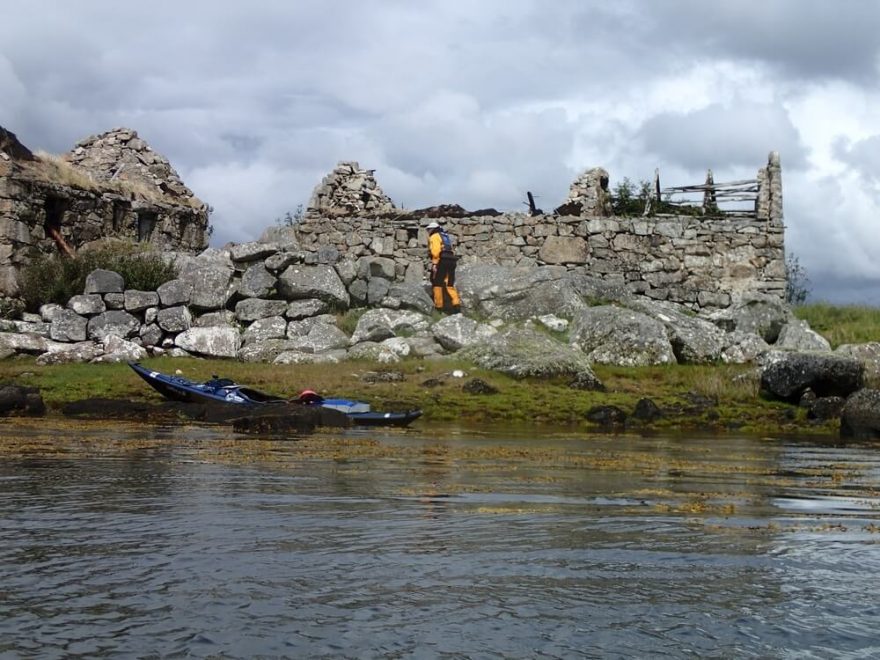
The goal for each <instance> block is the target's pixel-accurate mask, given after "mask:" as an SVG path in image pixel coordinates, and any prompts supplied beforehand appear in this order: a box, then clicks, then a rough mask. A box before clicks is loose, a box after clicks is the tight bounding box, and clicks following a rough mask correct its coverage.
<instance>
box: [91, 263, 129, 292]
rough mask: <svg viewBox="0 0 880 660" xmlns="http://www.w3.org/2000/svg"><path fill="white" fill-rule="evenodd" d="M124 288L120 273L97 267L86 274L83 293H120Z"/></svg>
mask: <svg viewBox="0 0 880 660" xmlns="http://www.w3.org/2000/svg"><path fill="white" fill-rule="evenodd" d="M124 290H125V281H124V280H123V279H122V275H120V274H119V273H116V272H114V271H112V270H104V269H103V268H98V269H96V270H93V271H92V272H91V273H89V274H88V275H86V283H85V288H84V290H83V293H86V294H89V293H99V294H102V293H122V292H123V291H124Z"/></svg>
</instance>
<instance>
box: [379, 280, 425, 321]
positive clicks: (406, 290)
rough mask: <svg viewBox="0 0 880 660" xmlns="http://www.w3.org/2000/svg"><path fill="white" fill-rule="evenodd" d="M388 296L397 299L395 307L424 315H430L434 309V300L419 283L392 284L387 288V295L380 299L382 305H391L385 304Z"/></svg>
mask: <svg viewBox="0 0 880 660" xmlns="http://www.w3.org/2000/svg"><path fill="white" fill-rule="evenodd" d="M388 298H393V299H394V300H396V301H398V305H397V309H412V310H415V311H417V312H421V313H422V314H425V315H430V314H431V313H432V312H433V311H434V302H433V301H432V300H431V297H430V296H429V295H428V293H427V292H426V291H425V287H423V286H422V285H420V284H412V283H409V282H398V283H395V284H392V285H391V288H390V289H388V295H387V296H386V298H385V300H383V301H382V305H383V306H384V307H391V305H388V304H386V301H387V300H388Z"/></svg>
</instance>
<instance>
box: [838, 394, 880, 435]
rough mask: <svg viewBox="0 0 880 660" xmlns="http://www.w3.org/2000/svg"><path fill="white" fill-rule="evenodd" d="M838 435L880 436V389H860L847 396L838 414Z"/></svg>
mask: <svg viewBox="0 0 880 660" xmlns="http://www.w3.org/2000/svg"><path fill="white" fill-rule="evenodd" d="M840 435H841V436H843V437H847V438H880V390H875V389H867V388H866V389H861V390H858V391H857V392H855V393H853V394H852V395H851V396H849V397H847V400H846V403H845V404H844V405H843V412H842V413H841V414H840Z"/></svg>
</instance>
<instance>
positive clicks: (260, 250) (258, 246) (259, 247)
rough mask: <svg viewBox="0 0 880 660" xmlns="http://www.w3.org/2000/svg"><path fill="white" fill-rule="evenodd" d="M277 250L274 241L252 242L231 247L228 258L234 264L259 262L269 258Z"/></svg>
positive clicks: (277, 247)
mask: <svg viewBox="0 0 880 660" xmlns="http://www.w3.org/2000/svg"><path fill="white" fill-rule="evenodd" d="M278 249H279V246H278V243H276V242H274V241H265V242H263V241H254V242H252V243H241V244H239V245H233V246H232V247H231V248H229V256H230V258H231V259H232V261H233V262H236V263H240V262H250V261H259V260H261V259H266V258H267V257H271V256H272V255H273V254H275V253H276V252H278Z"/></svg>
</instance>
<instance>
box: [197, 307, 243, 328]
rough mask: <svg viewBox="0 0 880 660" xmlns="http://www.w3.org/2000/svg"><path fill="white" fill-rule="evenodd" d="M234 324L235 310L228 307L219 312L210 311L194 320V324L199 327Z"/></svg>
mask: <svg viewBox="0 0 880 660" xmlns="http://www.w3.org/2000/svg"><path fill="white" fill-rule="evenodd" d="M234 324H235V312H231V311H229V310H228V309H223V310H220V311H219V312H208V313H207V314H202V315H201V316H199V317H198V318H196V319H194V320H193V325H194V326H195V327H197V328H214V327H221V328H222V327H225V326H229V325H234Z"/></svg>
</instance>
